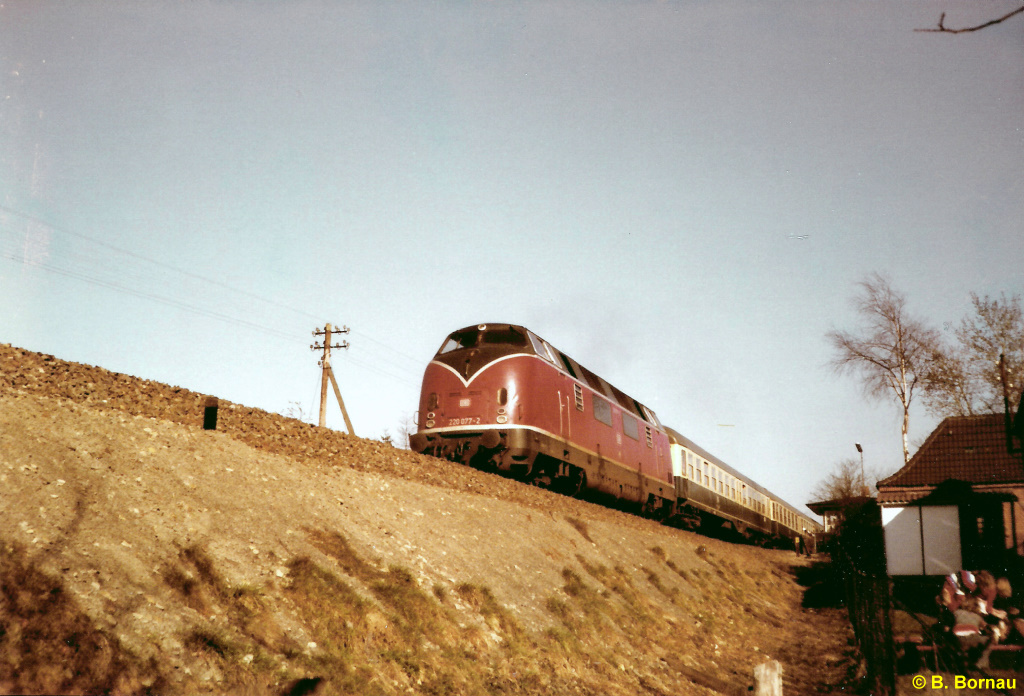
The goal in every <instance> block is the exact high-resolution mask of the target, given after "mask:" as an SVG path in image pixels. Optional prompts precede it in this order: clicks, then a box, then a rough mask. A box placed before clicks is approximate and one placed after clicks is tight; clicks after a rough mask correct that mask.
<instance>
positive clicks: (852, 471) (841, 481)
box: [811, 457, 878, 500]
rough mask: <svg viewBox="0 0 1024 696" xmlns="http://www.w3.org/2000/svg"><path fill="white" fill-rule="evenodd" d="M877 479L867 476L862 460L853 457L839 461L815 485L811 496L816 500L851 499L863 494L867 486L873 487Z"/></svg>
mask: <svg viewBox="0 0 1024 696" xmlns="http://www.w3.org/2000/svg"><path fill="white" fill-rule="evenodd" d="M877 480H878V478H877V477H876V476H871V477H870V478H867V477H866V475H865V474H864V471H863V469H862V467H861V463H860V461H858V460H856V459H853V458H852V457H851V458H849V459H843V460H842V461H840V462H837V463H836V465H835V466H834V467H832V471H830V472H829V474H828V476H826V477H825V478H823V479H822V480H821V481H818V483H817V485H815V486H814V490H813V491H812V492H811V496H812V497H813V498H814V500H850V499H851V498H855V497H857V496H859V495H862V494H863V492H864V487H865V486H868V488H869V490H870V489H871V488H873V487H874V485H875V483H876V482H877ZM868 481H870V483H868Z"/></svg>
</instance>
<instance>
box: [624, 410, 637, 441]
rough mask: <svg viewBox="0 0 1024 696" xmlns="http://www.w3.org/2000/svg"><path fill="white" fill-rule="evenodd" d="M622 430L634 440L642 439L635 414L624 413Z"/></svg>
mask: <svg viewBox="0 0 1024 696" xmlns="http://www.w3.org/2000/svg"><path fill="white" fill-rule="evenodd" d="M622 432H623V433H624V434H625V436H626V437H629V438H632V439H634V440H639V439H640V430H639V429H638V427H637V422H636V418H634V417H633V416H630V415H627V414H626V413H623V414H622Z"/></svg>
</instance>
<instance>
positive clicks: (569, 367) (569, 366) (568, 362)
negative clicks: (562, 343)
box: [558, 353, 579, 379]
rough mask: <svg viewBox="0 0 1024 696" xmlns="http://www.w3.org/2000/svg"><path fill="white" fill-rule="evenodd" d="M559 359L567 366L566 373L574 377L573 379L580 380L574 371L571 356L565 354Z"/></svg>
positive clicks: (560, 355) (560, 354)
mask: <svg viewBox="0 0 1024 696" xmlns="http://www.w3.org/2000/svg"><path fill="white" fill-rule="evenodd" d="M558 357H560V358H561V359H562V364H563V365H565V371H566V372H568V373H569V374H570V375H572V376H573V379H579V377H577V376H576V370H574V369H572V361H571V360H569V356H567V355H566V354H565V353H559V354H558Z"/></svg>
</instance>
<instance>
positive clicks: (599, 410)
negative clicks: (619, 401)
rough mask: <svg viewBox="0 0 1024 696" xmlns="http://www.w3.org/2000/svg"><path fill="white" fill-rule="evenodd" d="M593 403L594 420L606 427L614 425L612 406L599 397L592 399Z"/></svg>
mask: <svg viewBox="0 0 1024 696" xmlns="http://www.w3.org/2000/svg"><path fill="white" fill-rule="evenodd" d="M590 398H591V400H592V401H593V407H594V418H596V419H597V420H599V421H601V422H602V423H604V424H605V425H611V424H612V405H611V404H610V403H608V402H607V401H605V400H604V399H602V398H601V397H599V396H597V395H593V396H591V397H590Z"/></svg>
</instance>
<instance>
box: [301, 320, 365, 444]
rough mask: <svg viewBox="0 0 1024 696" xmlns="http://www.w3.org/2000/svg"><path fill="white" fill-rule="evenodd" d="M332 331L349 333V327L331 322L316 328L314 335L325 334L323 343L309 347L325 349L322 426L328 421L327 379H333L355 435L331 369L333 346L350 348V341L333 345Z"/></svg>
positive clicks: (335, 389)
mask: <svg viewBox="0 0 1024 696" xmlns="http://www.w3.org/2000/svg"><path fill="white" fill-rule="evenodd" d="M332 333H343V334H347V333H348V327H347V326H345V327H343V328H341V329H336V328H332V327H331V325H330V324H325V325H324V328H323V329H316V330H314V331H313V335H314V336H323V337H324V342H323V345H321V344H319V343H314V344H313V345H311V346H310V347H309V348H310V350H323V352H324V354H323V357H322V358H320V366H321V367H322V368H323V373H322V374H321V376H320V427H321V428H322V427H324V425H325V424H326V423H327V380H328V379H330V380H331V386H332V387H334V396H336V397H337V399H338V405H339V406H341V415H343V416H344V417H345V427H346V428H348V434H349V435H355V434H356V433H355V431H354V430H352V421H350V420H349V419H348V411H346V410H345V402H344V401H343V400H342V398H341V390H340V389H338V381H337V380H336V379H334V370H332V369H331V348H346V349H347V348H348V341H344V342H342V343H338V344H335V345H331V334H332Z"/></svg>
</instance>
